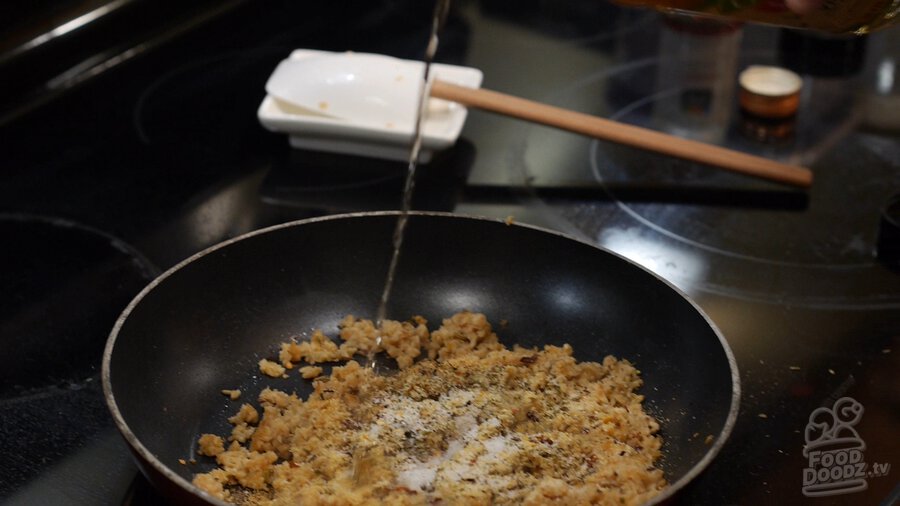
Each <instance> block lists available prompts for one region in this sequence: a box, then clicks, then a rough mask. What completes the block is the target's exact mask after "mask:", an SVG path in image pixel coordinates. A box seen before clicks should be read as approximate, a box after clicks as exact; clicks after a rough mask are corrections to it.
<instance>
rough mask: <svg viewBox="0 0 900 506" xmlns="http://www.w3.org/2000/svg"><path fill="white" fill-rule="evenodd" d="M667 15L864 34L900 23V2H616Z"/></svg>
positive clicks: (706, 0) (668, 0)
mask: <svg viewBox="0 0 900 506" xmlns="http://www.w3.org/2000/svg"><path fill="white" fill-rule="evenodd" d="M614 1H615V2H616V3H619V4H622V5H639V6H647V7H653V8H655V9H657V10H660V11H663V12H673V13H680V14H695V15H699V16H704V17H716V18H727V19H730V20H737V21H749V22H754V23H763V24H770V25H777V26H784V27H788V28H801V29H808V30H816V31H820V32H829V33H846V34H851V33H852V34H857V35H863V34H866V33H869V32H871V31H874V30H878V29H881V28H885V27H888V26H890V25H893V24H895V23H897V22H898V20H900V15H898V14H900V2H897V1H896V0H740V1H738V0H614Z"/></svg>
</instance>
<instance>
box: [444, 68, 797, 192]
mask: <svg viewBox="0 0 900 506" xmlns="http://www.w3.org/2000/svg"><path fill="white" fill-rule="evenodd" d="M431 96H432V97H436V98H442V99H444V100H450V101H452V102H458V103H460V104H463V105H465V106H468V107H475V108H477V109H483V110H486V111H491V112H496V113H499V114H503V115H506V116H512V117H514V118H519V119H524V120H526V121H531V122H534V123H540V124H542V125H547V126H552V127H557V128H561V129H563V130H568V131H570V132H575V133H579V134H583V135H587V136H590V137H595V138H597V139H603V140H607V141H612V142H615V143H618V144H625V145H628V146H633V147H636V148H640V149H645V150H648V151H653V152H656V153H662V154H665V155H669V156H674V157H676V158H683V159H685V160H691V161H695V162H700V163H704V164H707V165H713V166H716V167H721V168H723V169H727V170H731V171H734V172H739V173H741V174H747V175H751V176H756V177H759V178H763V179H769V180H773V181H778V182H781V183H786V184H789V185H793V186H799V187H804V188H806V187H809V186H810V185H811V184H812V180H813V175H812V172H811V171H810V170H809V169H807V168H805V167H800V166H796V165H788V164H785V163H781V162H776V161H774V160H769V159H768V158H762V157H759V156H753V155H748V154H746V153H741V152H739V151H733V150H730V149H726V148H722V147H719V146H713V145H710V144H705V143H702V142H698V141H692V140H687V139H682V138H680V137H675V136H673V135H668V134H664V133H661V132H657V131H655V130H650V129H647V128H641V127H637V126H633V125H627V124H624V123H619V122H616V121H612V120H608V119H603V118H599V117H597V116H591V115H589V114H584V113H580V112H575V111H570V110H568V109H562V108H560V107H554V106H552V105H547V104H542V103H540V102H534V101H531V100H526V99H524V98H519V97H514V96H512V95H506V94H504V93H499V92H496V91H491V90H485V89H475V88H466V87H464V86H458V85H455V84H450V83H447V82H443V81H438V80H435V81H434V83H432V87H431Z"/></svg>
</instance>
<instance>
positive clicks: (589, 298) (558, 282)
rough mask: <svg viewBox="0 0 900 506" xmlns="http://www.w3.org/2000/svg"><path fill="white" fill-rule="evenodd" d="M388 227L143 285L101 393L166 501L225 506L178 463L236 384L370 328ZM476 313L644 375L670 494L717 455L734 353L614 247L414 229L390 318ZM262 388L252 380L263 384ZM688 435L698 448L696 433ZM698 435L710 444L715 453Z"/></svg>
mask: <svg viewBox="0 0 900 506" xmlns="http://www.w3.org/2000/svg"><path fill="white" fill-rule="evenodd" d="M396 217H397V214H396V213H373V214H355V215H346V216H334V217H327V218H322V219H313V220H306V221H300V222H295V223H289V224H286V225H280V226H276V227H273V228H269V229H266V230H262V231H258V232H254V233H251V234H248V235H246V236H243V237H240V238H238V239H235V240H231V241H228V242H225V243H223V244H221V245H218V246H215V247H213V248H210V249H208V250H206V251H204V252H202V253H200V254H198V255H195V256H194V257H192V258H190V259H189V260H187V261H185V262H183V263H182V264H180V265H178V266H176V267H175V268H173V269H171V270H169V271H168V272H166V273H165V274H163V275H162V276H161V277H159V278H158V279H157V280H155V281H154V282H153V283H151V284H150V285H149V286H148V287H147V288H146V289H144V291H143V292H141V293H140V295H138V296H137V297H136V298H135V300H134V301H133V302H132V303H131V304H130V305H129V306H128V308H127V309H126V310H125V312H124V313H123V314H122V316H121V317H120V318H119V321H118V322H117V323H116V326H115V328H114V329H113V331H112V334H111V336H110V339H109V342H108V343H107V346H106V351H105V354H104V357H103V386H104V390H105V393H106V400H107V402H108V404H109V407H110V409H111V411H112V414H113V417H114V418H115V421H116V424H117V425H118V428H119V429H120V430H121V432H122V434H123V435H124V437H125V439H126V440H127V441H128V443H129V445H130V446H131V448H132V450H133V452H134V454H135V456H136V460H137V462H138V464H139V466H140V467H141V470H142V471H143V472H144V473H145V474H146V475H147V476H148V478H149V479H150V481H151V482H152V483H153V484H154V485H156V486H157V487H158V488H159V489H160V490H161V491H162V492H163V493H164V494H165V495H167V496H168V497H169V498H170V499H172V500H175V501H177V502H182V503H197V504H202V503H204V502H207V503H212V504H222V503H221V502H220V501H217V500H214V499H212V498H210V497H208V496H206V495H205V494H203V493H202V492H200V491H199V489H196V488H194V487H193V486H192V485H191V483H190V480H191V478H192V476H193V474H194V473H196V472H204V471H207V470H209V469H210V466H211V464H209V463H206V462H205V461H208V460H211V459H203V458H200V459H198V460H199V461H200V463H199V464H197V465H187V466H185V465H181V464H179V462H178V459H189V458H190V457H192V456H194V452H195V442H196V440H197V436H198V435H199V434H200V433H201V432H208V431H213V432H216V433H219V434H225V433H227V431H228V428H229V426H228V425H227V422H226V421H225V417H226V416H227V415H228V414H229V413H232V412H233V411H236V409H237V407H238V406H239V403H234V402H232V401H229V400H227V399H226V398H225V397H224V396H222V395H221V394H220V393H219V391H220V390H221V389H224V388H235V387H240V388H242V389H243V390H244V392H246V393H245V397H243V399H242V400H253V399H255V397H256V394H257V393H258V391H259V389H260V388H261V387H262V386H264V385H272V386H276V387H278V388H281V389H283V390H285V389H287V390H290V389H297V391H298V393H299V394H301V395H303V396H305V395H306V394H307V393H308V390H307V391H304V390H303V388H304V386H305V383H304V382H303V381H302V380H301V379H300V378H299V377H298V376H297V375H296V374H294V375H291V379H290V380H283V379H277V380H270V379H268V378H265V379H262V378H258V376H260V375H259V372H258V369H257V365H256V363H257V362H258V360H259V359H260V358H261V357H266V356H269V357H272V356H274V355H275V354H276V351H277V346H278V343H280V342H282V341H284V340H286V339H287V338H289V337H291V336H295V335H298V334H301V333H303V332H308V331H310V330H311V329H314V328H321V329H323V330H324V331H325V332H326V334H329V335H334V334H335V332H336V330H337V329H336V325H337V322H338V321H339V320H340V319H341V318H342V317H343V316H344V315H346V314H348V313H352V314H355V315H357V316H362V317H369V318H372V317H374V313H375V310H376V305H377V301H378V298H379V296H380V294H381V290H382V285H383V283H384V277H385V272H386V270H387V265H388V263H389V259H390V254H391V246H390V240H391V234H392V231H393V228H394V225H395V222H396ZM463 309H470V310H473V311H480V312H483V313H485V314H486V315H487V316H488V318H489V320H491V321H492V322H494V323H495V325H496V324H497V323H498V322H500V320H506V321H508V322H509V323H508V325H507V326H506V327H505V328H502V329H501V328H499V325H496V326H497V327H498V328H497V330H498V335H499V336H500V338H501V340H503V341H504V342H505V343H506V344H507V345H511V344H513V342H517V343H519V344H522V345H526V346H539V345H543V344H545V343H551V344H562V343H570V344H571V345H572V346H573V347H574V348H575V351H576V357H577V358H579V359H580V360H597V361H599V360H601V359H602V358H603V356H605V355H607V354H613V355H615V356H617V357H620V358H625V359H628V360H630V361H632V362H633V363H635V364H636V366H637V367H638V369H640V370H641V371H642V377H643V379H644V386H643V388H642V393H643V394H644V395H645V396H646V399H647V400H646V403H645V405H646V407H647V409H648V411H649V412H650V413H651V414H653V415H655V416H656V417H657V418H658V419H660V421H661V424H662V436H663V438H664V441H665V442H664V446H663V453H664V457H663V460H662V462H661V463H660V467H661V468H662V469H663V470H664V471H665V473H666V477H667V479H668V480H669V482H670V483H671V484H672V485H671V486H670V488H669V489H668V490H667V491H666V493H664V494H662V495H661V496H659V497H658V498H657V501H661V500H664V499H666V498H668V497H670V496H672V495H673V494H674V493H675V492H676V491H677V490H678V489H679V488H681V487H683V486H684V485H685V484H686V483H687V482H688V481H690V480H691V479H693V478H694V477H695V476H696V475H697V474H699V473H700V471H702V470H703V468H704V467H705V466H706V465H707V464H708V463H709V462H710V460H711V459H712V458H713V457H714V456H715V454H716V453H718V451H719V449H720V448H721V446H722V445H723V444H724V442H725V439H726V438H727V437H728V434H729V433H730V431H731V427H732V425H733V424H734V420H735V417H736V415H737V406H738V399H739V395H740V394H739V386H738V374H737V368H736V365H735V361H734V358H733V356H732V354H731V350H730V349H729V348H728V345H727V344H726V343H725V341H724V340H723V338H722V336H721V335H720V334H719V333H718V331H717V330H716V328H715V327H714V326H713V325H712V324H711V322H710V321H709V320H708V318H707V317H706V316H705V315H704V314H703V313H702V312H701V311H700V309H699V308H698V307H697V306H696V305H695V304H694V303H692V302H691V301H690V300H688V299H687V298H686V297H685V296H684V295H683V294H682V293H680V292H679V291H678V290H677V289H675V288H674V287H673V286H672V285H670V284H669V283H667V282H665V281H663V280H662V279H660V278H659V277H657V276H655V275H654V274H652V273H651V272H649V271H647V270H645V269H643V268H641V267H640V266H638V265H636V264H634V263H632V262H630V261H628V260H626V259H624V258H622V257H619V256H617V255H615V254H613V253H610V252H608V251H605V250H602V249H599V248H597V247H594V246H591V245H589V244H585V243H582V242H579V241H577V240H574V239H571V238H568V237H566V236H563V235H560V234H557V233H553V232H548V231H545V230H540V229H537V228H533V227H529V226H523V225H507V224H505V223H504V222H502V221H497V220H487V219H476V218H466V217H460V216H456V215H446V214H419V213H416V214H414V215H413V216H411V217H410V221H409V226H408V228H407V235H406V238H405V243H404V247H403V252H402V256H401V259H400V266H399V269H398V272H397V278H396V283H395V285H394V292H393V297H392V298H391V302H390V305H389V306H388V317H389V318H395V319H406V318H408V317H410V316H412V315H417V314H420V315H422V316H424V317H426V318H427V319H428V320H429V322H430V325H429V326H430V327H435V328H436V326H437V325H439V324H440V320H441V318H443V317H448V316H450V315H452V314H453V313H455V312H457V311H460V310H463ZM254 376H257V378H255V377H254ZM694 434H700V437H695V436H694ZM706 435H712V436H713V437H714V438H715V440H714V442H713V443H712V444H707V443H706V442H705V441H704V439H705V436H706Z"/></svg>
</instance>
